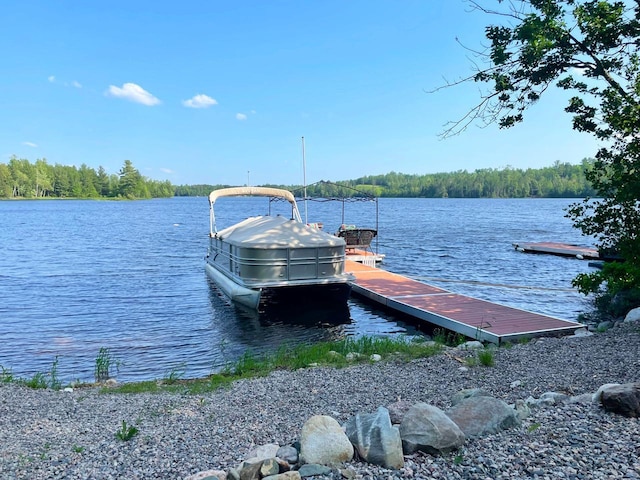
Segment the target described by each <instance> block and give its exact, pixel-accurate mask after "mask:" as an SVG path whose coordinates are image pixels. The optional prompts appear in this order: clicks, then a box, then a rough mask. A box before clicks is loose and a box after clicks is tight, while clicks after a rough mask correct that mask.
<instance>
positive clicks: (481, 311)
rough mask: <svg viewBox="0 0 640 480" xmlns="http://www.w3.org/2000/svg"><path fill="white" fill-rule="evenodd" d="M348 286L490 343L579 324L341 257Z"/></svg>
mask: <svg viewBox="0 0 640 480" xmlns="http://www.w3.org/2000/svg"><path fill="white" fill-rule="evenodd" d="M345 270H346V271H348V272H349V273H352V274H353V275H354V276H355V277H356V279H355V281H354V282H352V285H351V286H352V291H353V292H354V293H356V294H358V295H361V296H363V297H365V298H367V299H369V300H371V301H373V302H376V303H378V304H380V305H382V306H384V307H387V308H390V309H392V310H396V311H398V312H402V313H404V314H407V315H410V316H412V317H414V318H416V319H419V320H424V321H426V322H428V323H430V324H432V325H435V326H439V327H442V328H444V329H447V330H451V331H454V332H457V333H460V334H462V335H465V336H466V337H470V338H475V339H477V340H480V341H487V342H492V343H496V344H500V343H502V342H509V341H514V340H517V339H519V338H531V337H536V336H543V335H567V334H572V333H574V332H575V330H577V329H578V328H581V327H582V324H580V323H577V322H570V321H567V320H560V319H558V318H554V317H550V316H547V315H541V314H537V313H532V312H528V311H525V310H520V309H517V308H512V307H507V306H504V305H499V304H496V303H492V302H488V301H485V300H480V299H477V298H472V297H467V296H465V295H459V294H456V293H452V292H449V291H447V290H444V289H441V288H438V287H435V286H433V285H429V284H426V283H423V282H419V281H417V280H412V279H410V278H407V277H404V276H402V275H398V274H395V273H391V272H388V271H386V270H382V269H380V268H376V267H375V266H374V265H364V264H361V263H357V262H353V261H349V260H347V262H346V268H345Z"/></svg>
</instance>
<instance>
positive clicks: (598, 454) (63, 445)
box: [0, 324, 640, 480]
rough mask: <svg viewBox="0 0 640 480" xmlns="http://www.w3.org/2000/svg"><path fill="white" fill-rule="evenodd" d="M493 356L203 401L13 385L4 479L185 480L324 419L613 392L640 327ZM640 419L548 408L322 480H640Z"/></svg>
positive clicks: (239, 386)
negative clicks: (496, 428)
mask: <svg viewBox="0 0 640 480" xmlns="http://www.w3.org/2000/svg"><path fill="white" fill-rule="evenodd" d="M474 354H475V353H474V352H473V351H469V352H466V353H462V352H461V353H460V355H474ZM456 355H458V353H457V354H456ZM494 360H495V366H493V367H484V366H474V367H470V368H467V369H466V370H464V371H461V369H460V363H459V361H457V360H456V359H455V358H452V357H451V356H448V355H438V356H435V357H431V358H427V359H420V360H418V361H412V362H408V363H405V362H399V361H383V362H376V363H368V362H367V363H365V364H359V365H352V366H349V367H348V368H345V369H334V368H327V367H315V368H310V369H300V370H296V371H294V372H289V371H276V372H273V373H272V374H270V375H268V376H266V377H262V378H257V379H251V380H242V381H238V382H235V383H234V384H233V385H232V386H231V387H229V388H226V389H222V390H219V391H216V392H211V393H207V394H204V395H186V394H175V393H174V394H170V393H159V394H147V393H145V394H117V393H101V391H100V390H99V389H94V388H74V389H73V390H72V391H69V390H67V391H52V390H32V389H29V388H26V387H23V386H20V385H16V384H11V383H10V384H1V385H0V447H1V448H0V479H2V480H4V479H7V480H8V479H33V480H37V479H63V478H64V479H88V478H95V479H105V480H106V479H121V478H127V479H150V478H163V479H164V478H171V479H185V478H187V477H189V476H193V475H197V474H198V473H199V472H207V471H220V470H225V471H226V470H228V469H229V468H231V467H235V466H237V465H238V464H239V463H240V462H241V461H242V460H243V459H244V458H246V456H247V455H248V454H249V453H250V452H251V451H252V450H254V449H255V448H256V447H257V446H260V445H264V444H270V443H275V444H278V445H290V444H293V443H294V442H295V441H296V440H298V437H299V434H300V430H301V428H302V425H303V424H304V422H305V421H306V420H307V419H308V418H309V417H311V416H312V415H332V416H334V418H336V420H338V421H339V422H340V423H344V422H345V421H346V420H347V419H349V418H350V417H352V416H353V415H355V414H356V413H357V412H364V413H371V412H374V411H375V410H376V409H377V408H378V407H379V406H386V405H389V404H391V403H394V402H397V401H398V400H402V401H407V402H418V401H421V402H427V403H430V404H432V405H435V406H438V407H439V408H442V409H446V408H448V407H449V406H450V400H451V397H452V396H453V395H454V394H455V393H457V392H458V391H460V390H462V389H471V388H482V389H483V390H485V391H487V392H488V393H489V394H490V395H492V396H494V397H496V398H500V399H501V400H504V401H505V402H506V403H510V404H513V403H515V402H516V400H524V399H525V398H527V397H529V396H531V397H533V398H539V397H540V396H541V395H542V394H544V393H545V392H560V393H563V394H567V395H572V396H576V395H581V394H585V393H595V392H596V391H597V389H598V387H600V386H601V385H603V384H605V383H628V382H633V381H638V380H639V378H638V375H639V373H638V372H640V329H639V328H638V327H637V326H635V327H634V326H633V324H621V325H619V326H615V327H613V328H611V329H609V330H607V331H605V332H601V333H600V332H598V333H595V334H594V335H591V336H585V337H579V338H545V339H544V340H543V341H532V342H529V343H526V344H517V345H514V346H512V347H511V348H499V349H496V350H495V351H494ZM515 385H517V388H514V387H515ZM312 392H313V393H312ZM123 421H125V422H126V425H127V426H135V428H137V429H138V434H137V435H135V436H133V437H132V438H131V439H130V440H127V441H122V440H120V439H118V438H117V436H116V432H117V431H119V430H120V429H121V428H122V422H123ZM639 422H640V420H639V419H630V418H624V417H620V416H616V415H614V414H609V413H606V412H604V411H603V410H602V409H600V408H599V407H598V405H597V404H593V403H586V402H581V403H556V404H553V405H545V404H541V405H539V406H537V407H535V408H531V414H530V416H529V417H527V418H525V419H524V421H523V423H522V426H521V427H519V428H513V429H510V430H507V431H503V432H501V433H499V434H496V435H490V436H487V437H483V438H479V439H469V440H467V442H466V443H465V445H464V446H463V447H462V448H461V449H460V450H458V451H457V452H453V453H451V454H448V455H444V456H437V457H434V456H431V455H427V454H423V453H416V454H414V455H410V456H406V457H405V460H406V462H405V466H404V468H403V469H401V470H397V471H393V470H386V469H384V468H381V467H377V466H375V465H371V464H365V463H360V462H358V461H355V460H354V461H352V462H348V463H347V464H345V465H343V466H342V467H341V468H340V470H338V469H333V470H332V471H331V472H330V473H326V474H325V475H323V476H320V477H314V478H336V479H337V478H346V477H345V475H346V474H345V472H349V473H348V475H353V478H357V479H363V480H364V479H387V478H393V479H395V478H405V479H406V478H411V479H427V478H437V479H445V480H448V479H471V480H473V479H477V480H480V479H525V478H527V479H531V478H534V479H535V478H537V479H545V478H549V479H556V478H571V479H595V480H598V479H615V478H639V477H640V460H638V458H639V457H640V423H639Z"/></svg>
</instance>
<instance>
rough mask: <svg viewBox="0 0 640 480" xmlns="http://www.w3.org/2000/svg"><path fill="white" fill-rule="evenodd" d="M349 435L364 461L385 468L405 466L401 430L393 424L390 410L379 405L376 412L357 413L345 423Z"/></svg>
mask: <svg viewBox="0 0 640 480" xmlns="http://www.w3.org/2000/svg"><path fill="white" fill-rule="evenodd" d="M345 431H346V434H347V437H348V438H349V440H350V441H351V443H352V444H353V445H354V447H355V448H356V450H357V451H358V455H360V458H362V459H363V460H364V461H366V462H368V463H373V464H375V465H381V466H383V467H385V468H394V469H399V468H402V467H403V466H404V458H403V456H402V440H401V439H400V431H399V430H398V428H397V427H394V426H392V425H391V418H390V417H389V410H387V409H386V408H384V407H379V408H378V410H376V412H375V413H370V414H367V413H357V414H356V415H355V416H354V417H352V418H350V419H349V420H347V422H346V423H345Z"/></svg>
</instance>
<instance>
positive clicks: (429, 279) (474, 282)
mask: <svg viewBox="0 0 640 480" xmlns="http://www.w3.org/2000/svg"><path fill="white" fill-rule="evenodd" d="M409 278H412V279H414V280H419V281H422V282H442V283H466V284H469V285H480V286H483V287H499V288H514V289H519V290H545V291H552V292H577V290H576V289H575V288H558V287H532V286H527V285H506V284H503V283H487V282H480V281H478V280H451V279H448V278H434V277H414V276H412V277H409Z"/></svg>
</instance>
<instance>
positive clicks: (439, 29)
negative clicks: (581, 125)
mask: <svg viewBox="0 0 640 480" xmlns="http://www.w3.org/2000/svg"><path fill="white" fill-rule="evenodd" d="M487 3H488V4H491V3H496V2H494V1H492V0H487ZM2 16H3V20H4V21H3V26H2V30H1V31H0V51H1V52H2V54H1V56H0V59H1V61H0V73H1V74H0V108H1V109H2V112H3V114H2V115H1V116H0V162H3V163H6V162H7V161H8V160H9V159H10V157H11V156H12V155H16V156H18V157H19V158H27V159H29V160H31V161H32V162H33V161H35V160H36V159H38V158H46V159H47V161H48V162H49V163H51V164H55V163H59V164H65V165H76V166H80V165H81V164H82V163H85V164H87V165H89V166H91V167H94V168H97V167H98V166H103V167H104V168H105V169H106V170H107V171H108V172H109V173H117V171H118V170H119V169H120V168H121V167H122V164H123V163H124V160H125V159H128V160H131V161H132V162H133V164H134V166H135V167H136V168H138V169H139V170H140V172H141V173H142V174H143V175H145V176H147V177H149V178H153V179H157V180H170V181H171V182H172V183H174V184H197V183H207V184H231V185H241V184H245V183H247V181H249V183H250V184H252V185H259V184H265V183H271V184H286V185H293V184H301V183H302V181H303V168H302V146H301V138H302V137H303V136H304V138H305V153H306V154H305V159H306V178H307V183H313V182H315V181H318V180H321V179H324V180H344V179H352V178H357V177H359V176H363V175H375V174H383V173H388V172H391V171H396V172H402V173H410V174H425V173H436V172H449V171H456V170H465V169H466V170H469V171H471V170H475V169H478V168H503V167H506V166H511V167H514V168H529V167H532V168H537V167H544V166H549V165H551V164H553V162H554V161H556V160H560V161H562V162H565V161H566V162H571V163H578V162H580V160H582V159H583V158H585V157H589V156H593V155H594V154H595V152H596V148H597V144H596V143H595V141H594V140H593V139H592V138H591V137H589V136H588V135H585V134H579V133H575V132H573V131H572V129H571V118H570V116H569V115H568V114H566V113H564V110H563V109H564V106H565V104H566V102H565V99H566V96H565V95H564V93H562V92H554V91H551V92H548V93H549V94H548V96H547V98H543V99H542V101H541V102H540V103H539V104H538V105H536V106H535V107H534V108H533V109H532V110H531V111H530V112H529V113H528V115H527V117H526V119H525V122H524V123H523V124H522V125H520V126H518V127H516V128H513V129H510V130H500V129H498V128H497V127H495V126H491V127H488V128H482V129H481V128H478V127H471V128H469V129H468V130H467V131H466V132H464V133H463V134H461V135H459V136H456V137H453V138H450V139H446V140H441V139H440V138H439V137H438V134H439V133H440V132H442V129H443V125H444V124H445V123H446V122H448V121H450V120H456V119H458V118H459V117H461V116H462V115H464V113H466V111H467V110H468V109H469V108H471V107H472V106H474V105H475V104H476V103H477V102H478V100H479V98H480V97H479V91H478V88H479V86H478V85H473V84H468V85H463V86H460V87H456V88H449V89H445V90H443V91H440V92H438V93H427V91H429V90H431V89H434V88H436V87H438V86H441V85H443V84H444V82H445V79H448V80H455V79H457V78H460V77H463V76H466V75H468V74H469V73H471V61H470V60H469V54H468V52H467V51H465V50H464V49H463V48H462V47H461V46H460V44H459V43H457V42H456V38H458V39H459V40H460V41H461V42H462V43H464V44H465V45H468V46H471V47H474V48H477V47H479V46H480V45H481V44H482V40H483V28H484V26H485V25H487V24H489V23H491V22H492V19H491V18H490V17H487V16H484V15H482V14H480V13H477V12H476V13H471V12H469V7H468V5H467V4H465V3H464V2H463V1H462V0H429V1H426V0H421V1H414V0H402V1H397V0H385V1H382V0H367V1H363V0H352V1H345V0H341V1H338V0H323V1H320V0H317V1H310V0H309V1H303V0H300V1H289V0H281V1H279V0H271V1H267V0H264V1H258V0H253V1H246V0H244V1H243V0H237V1H227V2H222V1H217V0H209V1H191V0H183V1H180V2H176V1H162V0H155V1H120V0H113V1H110V2H93V1H81V0H76V1H65V0H60V1H50V0H30V1H10V2H5V3H4V4H3V7H2Z"/></svg>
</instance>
